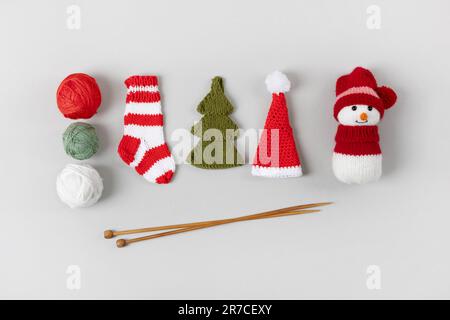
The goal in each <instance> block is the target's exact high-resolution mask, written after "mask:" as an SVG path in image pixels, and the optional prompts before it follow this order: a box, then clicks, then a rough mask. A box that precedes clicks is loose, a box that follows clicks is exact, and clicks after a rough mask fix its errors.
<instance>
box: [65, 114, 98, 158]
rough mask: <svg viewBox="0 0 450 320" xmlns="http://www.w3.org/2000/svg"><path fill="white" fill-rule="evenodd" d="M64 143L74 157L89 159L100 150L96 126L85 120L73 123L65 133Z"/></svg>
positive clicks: (66, 149)
mask: <svg viewBox="0 0 450 320" xmlns="http://www.w3.org/2000/svg"><path fill="white" fill-rule="evenodd" d="M63 144H64V150H65V151H66V153H67V154H68V155H69V156H71V157H72V158H74V159H77V160H85V159H89V158H90V157H92V156H93V155H94V154H95V153H96V152H97V150H98V138H97V134H96V133H95V128H94V127H93V126H91V125H90V124H88V123H84V122H75V123H72V124H71V125H70V126H68V127H67V129H66V131H65V132H64V134H63Z"/></svg>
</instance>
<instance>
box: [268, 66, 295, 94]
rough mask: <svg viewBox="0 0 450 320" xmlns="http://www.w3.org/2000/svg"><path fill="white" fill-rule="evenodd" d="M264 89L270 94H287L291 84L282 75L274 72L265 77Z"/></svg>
mask: <svg viewBox="0 0 450 320" xmlns="http://www.w3.org/2000/svg"><path fill="white" fill-rule="evenodd" d="M266 87H267V90H269V92H271V93H280V92H288V91H289V89H291V82H290V81H289V79H288V78H287V77H286V75H285V74H284V73H281V72H280V71H274V72H272V73H271V74H269V75H268V76H267V77H266Z"/></svg>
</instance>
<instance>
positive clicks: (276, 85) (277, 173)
mask: <svg viewBox="0 0 450 320" xmlns="http://www.w3.org/2000/svg"><path fill="white" fill-rule="evenodd" d="M266 86H267V90H269V92H271V93H272V104H271V105H270V109H269V113H268V115H267V119H266V123H265V125H264V130H263V133H262V135H261V139H260V141H259V144H258V149H257V150H256V155H255V159H254V160H253V165H252V174H253V175H254V176H261V177H270V178H287V177H299V176H301V175H302V168H301V164H300V159H299V157H298V153H297V148H296V146H295V140H294V134H293V132H292V128H291V125H290V123H289V115H288V109H287V104H286V97H285V96H284V93H285V92H288V91H289V89H290V88H291V83H290V82H289V79H288V78H287V77H286V75H284V74H283V73H281V72H279V71H275V72H273V73H271V74H269V75H268V76H267V78H266Z"/></svg>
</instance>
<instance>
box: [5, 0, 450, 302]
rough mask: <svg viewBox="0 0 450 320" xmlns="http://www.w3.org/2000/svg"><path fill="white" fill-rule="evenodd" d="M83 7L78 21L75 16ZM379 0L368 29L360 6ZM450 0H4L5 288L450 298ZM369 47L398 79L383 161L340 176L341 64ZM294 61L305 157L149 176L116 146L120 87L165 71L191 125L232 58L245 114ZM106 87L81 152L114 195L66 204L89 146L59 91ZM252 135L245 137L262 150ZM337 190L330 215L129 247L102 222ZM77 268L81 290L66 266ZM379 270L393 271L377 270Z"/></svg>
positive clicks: (291, 71) (214, 214) (188, 217)
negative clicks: (277, 174) (70, 135)
mask: <svg viewBox="0 0 450 320" xmlns="http://www.w3.org/2000/svg"><path fill="white" fill-rule="evenodd" d="M72 4H75V5H78V6H79V7H80V8H81V29H80V30H69V29H68V28H67V25H66V20H67V18H68V14H67V13H66V9H67V7H68V6H69V5H72ZM374 4H375V5H378V6H379V7H380V9H381V29H379V30H369V29H368V28H367V26H366V21H367V19H368V17H369V15H368V14H367V13H366V9H367V8H368V7H369V6H370V5H374ZM449 12H450V2H448V1H445V0H441V1H439V0H433V1H406V0H404V1H400V0H397V1H381V0H378V1H375V0H373V1H358V0H352V1H344V0H341V1H332V0H329V1H287V0H284V1H281V0H279V1H261V0H259V1H237V0H236V1H234V0H228V1H211V0H203V1H198V0H192V1H168V0H165V1H131V0H130V1H115V2H113V1H106V0H105V1H87V0H85V1H81V0H78V1H77V0H72V1H56V0H54V1H49V0H47V1H2V2H1V4H0V39H1V42H2V46H1V49H0V106H1V112H2V123H1V125H0V136H1V138H2V139H1V141H0V146H1V148H0V150H1V151H0V152H1V156H0V178H1V184H0V195H1V201H0V225H1V228H2V231H1V233H0V243H2V249H1V252H0V257H1V258H0V297H1V298H44V299H47V298H63V299H80V298H89V299H91V298H194V299H195V298H364V299H379V298H450V276H449V273H448V270H449V268H450V256H449V254H448V244H449V240H450V232H449V225H450V213H449V210H448V209H447V206H448V205H447V200H448V195H449V191H450V164H449V161H448V158H449V156H450V147H449V142H450V141H449V140H450V139H449V125H448V121H449V119H450V90H449V88H450V77H449V74H450V69H449V66H450V63H449V61H450V59H449V57H450V37H449V36H448V34H447V32H446V31H447V30H450V20H449V19H448V14H449ZM358 65H361V66H364V67H367V68H369V69H371V70H372V71H373V72H374V74H375V76H376V78H377V80H378V81H379V83H380V84H385V85H389V86H391V87H392V88H394V89H395V90H396V92H397V94H398V97H399V98H398V103H397V104H396V105H395V106H394V107H393V109H391V110H389V111H387V112H386V114H385V118H384V121H383V123H382V124H381V126H380V133H381V139H382V149H383V153H384V173H383V174H384V175H383V177H382V180H380V181H379V182H377V183H374V184H368V185H364V186H349V185H344V184H342V183H340V182H338V181H337V180H336V179H335V178H334V176H333V173H332V170H331V153H332V149H333V146H334V140H333V139H334V134H335V130H336V122H335V120H334V119H333V117H332V107H333V103H334V98H335V95H334V86H335V81H336V79H337V78H338V76H340V75H342V74H345V73H348V72H350V71H351V70H352V69H353V68H354V67H356V66H358ZM275 69H280V70H281V71H283V72H285V73H287V75H288V76H289V78H290V80H291V82H292V84H293V86H292V89H291V92H289V94H288V103H289V108H290V113H291V122H292V125H293V127H294V130H295V135H296V138H297V143H298V145H299V148H300V156H301V159H302V162H303V167H304V171H305V176H303V177H301V178H298V179H287V180H286V179H285V180H273V179H263V178H257V177H252V176H251V174H250V167H249V166H244V167H240V168H235V169H228V170H224V171H214V172H213V171H206V170H201V169H197V168H194V167H191V166H189V165H179V166H178V167H177V172H176V175H175V178H174V180H173V182H172V183H171V184H169V185H166V186H160V185H152V184H149V183H147V182H146V181H144V179H142V178H141V177H139V176H138V175H137V174H135V173H134V172H133V171H132V170H131V169H130V168H128V167H127V166H125V165H124V164H123V163H122V162H121V160H120V158H119V157H118V156H117V154H116V148H117V144H118V142H119V141H120V138H121V136H122V130H123V128H122V121H123V116H122V114H123V111H124V107H125V103H124V102H125V86H124V85H123V81H124V80H125V79H126V78H127V77H128V76H130V75H133V74H157V75H159V76H160V84H161V86H160V88H161V91H162V95H163V111H164V113H165V121H166V128H165V131H166V137H167V139H168V142H169V144H170V145H171V146H173V145H174V141H171V140H170V136H171V134H172V133H173V132H174V130H176V129H178V128H186V129H189V128H190V126H191V125H192V123H193V121H195V120H198V119H199V117H200V115H199V114H198V113H197V112H196V111H195V108H196V106H197V104H198V102H199V101H200V100H201V99H202V98H203V96H204V95H205V94H206V93H207V92H208V90H209V86H210V79H211V78H212V77H213V76H216V75H220V76H223V77H224V79H225V90H226V93H227V95H228V97H229V98H230V100H231V101H232V103H233V104H234V106H235V112H234V114H233V119H234V120H235V121H236V123H237V124H238V125H239V126H240V127H241V128H243V129H249V128H261V127H262V126H263V123H264V120H265V117H266V114H267V110H268V106H269V103H270V94H269V93H268V92H267V91H266V89H265V85H264V78H265V76H266V74H267V73H269V72H271V71H273V70H275ZM74 72H85V73H88V74H91V75H92V76H94V77H95V78H96V79H97V81H98V83H99V85H100V88H101V90H102V95H103V103H102V105H101V107H100V109H99V112H98V114H97V115H96V116H94V117H93V118H92V119H89V120H87V122H89V123H91V124H93V125H95V127H96V128H97V131H98V134H99V138H100V142H101V148H100V150H99V152H98V154H97V155H95V156H94V157H93V158H91V159H90V160H88V161H87V163H90V164H92V165H93V166H95V167H96V168H97V169H98V171H99V172H100V174H101V175H102V177H103V179H104V184H105V190H104V195H103V198H102V199H101V201H100V202H99V203H98V204H97V205H95V206H94V207H91V208H89V209H84V210H70V209H69V208H67V207H66V206H65V205H64V204H62V203H61V202H60V201H59V199H58V198H57V196H56V192H55V178H56V175H57V174H58V172H59V171H60V170H61V169H62V168H63V167H64V165H65V164H67V163H71V162H77V161H76V160H72V159H71V158H69V157H68V156H67V155H66V154H65V153H64V150H63V147H62V141H61V136H62V133H63V131H64V130H65V128H66V127H67V126H68V125H69V124H70V123H71V122H72V121H70V120H68V119H65V118H63V116H62V115H61V114H60V113H59V111H58V109H57V107H56V101H55V92H56V89H57V87H58V85H59V83H60V81H61V80H62V79H63V78H64V77H66V76H67V75H68V74H70V73H74ZM252 156H253V154H252V152H250V157H252ZM317 201H335V204H334V205H333V206H331V207H327V208H325V209H324V210H323V212H321V213H320V214H314V215H309V216H298V217H290V218H280V219H272V220H266V221H255V222H248V223H241V224H235V225H228V226H223V227H219V228H213V229H208V230H202V231H196V232H193V233H189V234H184V235H180V236H174V237H167V238H163V239H158V240H155V241H150V242H143V243H140V244H136V245H131V246H129V247H126V248H124V249H117V248H116V247H115V244H114V241H113V240H104V239H103V237H102V236H103V231H104V230H105V229H108V228H116V229H124V228H135V227H146V226H155V225H163V224H171V223H181V222H190V221H199V220H206V219H215V218H222V217H231V216H238V215H244V214H250V213H254V212H259V211H264V210H269V209H275V208H280V207H285V206H290V205H295V204H300V203H307V202H317ZM70 265H77V266H79V267H80V269H81V288H80V290H69V289H68V288H67V286H66V281H67V278H68V276H69V275H67V274H66V270H67V268H68V266H70ZM370 265H377V266H379V267H380V269H381V289H380V290H369V289H368V287H367V286H366V281H367V278H368V274H367V272H366V271H367V268H368V266H370Z"/></svg>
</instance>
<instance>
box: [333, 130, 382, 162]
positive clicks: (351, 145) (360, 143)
mask: <svg viewBox="0 0 450 320" xmlns="http://www.w3.org/2000/svg"><path fill="white" fill-rule="evenodd" d="M379 141H380V137H379V135H378V127H377V126H343V125H339V127H338V130H337V133H336V147H335V148H334V152H337V153H343V154H348V155H354V156H361V155H372V154H381V149H380V144H379V143H378V142H379Z"/></svg>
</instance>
